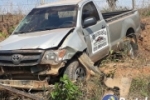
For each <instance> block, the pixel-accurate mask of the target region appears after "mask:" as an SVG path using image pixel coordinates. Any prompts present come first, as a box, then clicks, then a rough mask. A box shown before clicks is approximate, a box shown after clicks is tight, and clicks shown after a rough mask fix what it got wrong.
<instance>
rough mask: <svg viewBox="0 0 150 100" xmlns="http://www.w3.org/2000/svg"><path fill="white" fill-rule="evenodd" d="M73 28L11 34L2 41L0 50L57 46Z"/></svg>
mask: <svg viewBox="0 0 150 100" xmlns="http://www.w3.org/2000/svg"><path fill="white" fill-rule="evenodd" d="M70 30H71V28H64V29H55V30H48V31H40V32H33V33H26V34H17V35H10V36H9V37H8V38H7V39H6V40H4V41H3V42H1V43H0V50H17V49H37V48H40V49H48V48H53V47H57V46H58V45H59V43H60V42H61V40H62V39H63V38H64V37H65V36H66V35H67V34H68V32H69V31H70Z"/></svg>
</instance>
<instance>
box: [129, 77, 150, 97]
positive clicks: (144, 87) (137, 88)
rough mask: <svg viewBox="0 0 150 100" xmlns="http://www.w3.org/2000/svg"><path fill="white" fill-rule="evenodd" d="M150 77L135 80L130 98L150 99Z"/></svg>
mask: <svg viewBox="0 0 150 100" xmlns="http://www.w3.org/2000/svg"><path fill="white" fill-rule="evenodd" d="M149 85H150V77H143V78H136V79H133V81H132V84H131V88H130V93H129V97H130V98H135V97H136V98H139V99H140V98H141V99H143V98H145V97H148V98H150V87H149Z"/></svg>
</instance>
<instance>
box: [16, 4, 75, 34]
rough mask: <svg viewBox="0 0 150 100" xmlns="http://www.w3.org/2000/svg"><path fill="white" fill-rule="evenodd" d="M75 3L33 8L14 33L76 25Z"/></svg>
mask: <svg viewBox="0 0 150 100" xmlns="http://www.w3.org/2000/svg"><path fill="white" fill-rule="evenodd" d="M76 8H77V7H76V6H75V5H69V6H56V7H48V8H36V9H33V10H32V11H31V12H30V13H29V14H28V15H27V16H26V17H25V18H24V20H22V21H21V22H20V24H19V26H18V27H17V29H16V30H15V31H14V34H20V33H28V32H35V31H44V30H52V29H57V28H69V27H74V26H75V25H76V19H77V18H76V16H77V11H76Z"/></svg>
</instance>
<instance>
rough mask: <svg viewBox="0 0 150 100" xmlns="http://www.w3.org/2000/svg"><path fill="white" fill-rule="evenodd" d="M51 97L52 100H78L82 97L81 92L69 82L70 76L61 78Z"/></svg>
mask: <svg viewBox="0 0 150 100" xmlns="http://www.w3.org/2000/svg"><path fill="white" fill-rule="evenodd" d="M50 95H51V99H52V100H76V98H77V96H79V95H80V91H79V89H78V87H77V86H76V85H74V84H73V83H72V82H71V81H70V80H69V78H68V76H67V75H64V76H63V77H62V78H60V83H56V84H55V88H54V90H53V91H52V92H51V94H50ZM51 99H50V100H51Z"/></svg>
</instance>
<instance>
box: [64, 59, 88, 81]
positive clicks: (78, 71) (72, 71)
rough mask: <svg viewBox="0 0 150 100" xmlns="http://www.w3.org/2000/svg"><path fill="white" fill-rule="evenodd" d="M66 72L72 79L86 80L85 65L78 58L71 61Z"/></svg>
mask: <svg viewBox="0 0 150 100" xmlns="http://www.w3.org/2000/svg"><path fill="white" fill-rule="evenodd" d="M64 74H66V75H68V77H69V78H70V79H71V80H84V79H85V78H86V76H87V72H86V69H85V67H84V66H83V65H81V64H80V63H79V61H76V60H75V61H72V62H71V63H69V65H68V66H67V68H66V70H65V72H64Z"/></svg>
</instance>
